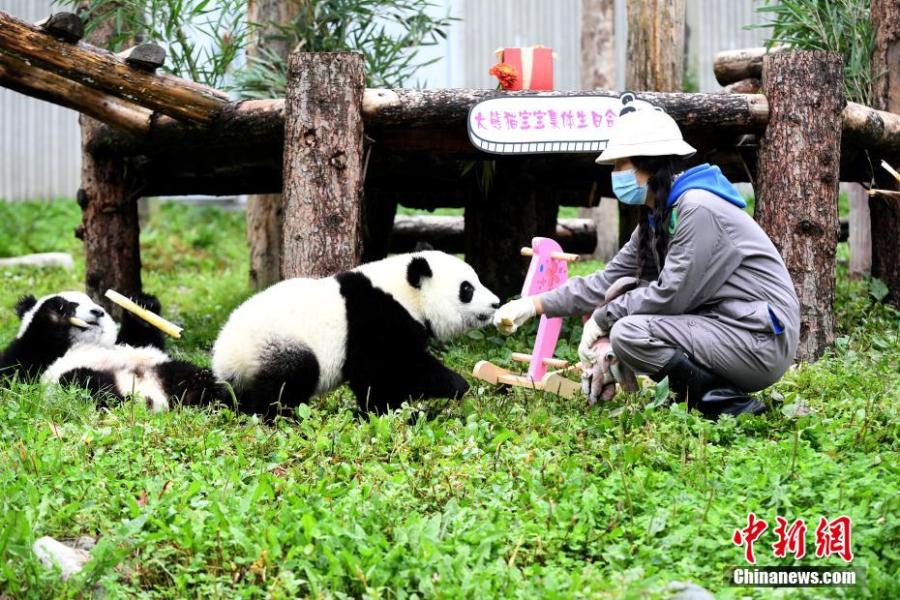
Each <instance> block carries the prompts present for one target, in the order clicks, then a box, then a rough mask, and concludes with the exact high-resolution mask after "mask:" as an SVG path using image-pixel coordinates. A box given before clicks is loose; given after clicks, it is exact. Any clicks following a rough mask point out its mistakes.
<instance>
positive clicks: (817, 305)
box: [755, 51, 845, 361]
mask: <svg viewBox="0 0 900 600" xmlns="http://www.w3.org/2000/svg"><path fill="white" fill-rule="evenodd" d="M842 85H843V63H842V61H841V57H840V56H839V55H838V54H836V53H829V52H822V51H804V52H785V53H778V54H770V55H767V56H766V57H765V59H764V60H763V88H764V89H765V91H766V96H767V97H768V99H769V110H770V113H769V125H768V127H766V131H765V134H764V135H763V136H762V138H761V140H760V144H759V154H758V165H757V173H758V174H759V175H758V180H757V185H756V215H755V217H756V220H757V221H758V222H759V224H760V225H761V226H762V227H763V229H765V230H766V233H768V234H769V237H771V238H772V241H773V242H774V243H775V246H776V248H778V250H779V252H781V255H782V257H783V258H784V262H785V264H786V265H787V268H788V271H789V272H790V274H791V278H792V279H793V281H794V288H795V289H796V291H797V296H798V297H799V299H800V319H801V325H800V345H799V347H798V349H797V355H796V359H798V360H804V361H811V360H815V359H817V358H818V357H819V356H821V355H822V352H824V351H825V349H826V348H827V347H828V346H829V345H830V344H831V343H832V342H833V341H834V310H833V308H834V307H833V305H834V259H835V253H836V249H837V236H838V211H837V203H838V180H839V170H840V159H841V156H840V151H841V111H842V110H843V108H844V103H845V100H844V95H843V91H842Z"/></svg>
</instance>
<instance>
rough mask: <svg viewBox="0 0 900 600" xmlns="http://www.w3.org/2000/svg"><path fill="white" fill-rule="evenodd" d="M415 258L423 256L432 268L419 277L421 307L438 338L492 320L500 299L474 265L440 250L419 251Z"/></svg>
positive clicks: (476, 326)
mask: <svg viewBox="0 0 900 600" xmlns="http://www.w3.org/2000/svg"><path fill="white" fill-rule="evenodd" d="M416 258H419V259H420V260H421V259H424V260H425V261H426V262H427V265H428V270H430V271H431V274H430V276H429V275H427V272H426V273H423V275H425V276H423V277H421V279H420V288H419V289H420V294H421V303H420V306H421V310H422V316H423V317H424V318H425V319H427V321H428V323H429V324H430V325H431V329H432V331H433V332H434V335H435V337H437V338H438V339H448V338H450V337H452V336H454V335H457V334H460V333H462V332H464V331H466V330H468V329H476V328H480V327H484V326H485V325H487V324H489V323H490V322H491V318H492V317H493V316H494V312H495V311H496V310H497V309H498V308H499V307H500V299H499V298H498V297H497V295H496V294H494V293H493V292H492V291H491V290H489V289H488V288H486V287H485V286H484V285H483V284H482V283H481V281H480V280H479V279H478V274H477V273H475V270H474V269H473V268H472V267H471V266H469V265H468V264H467V263H466V262H465V261H463V260H460V259H459V258H456V257H455V256H452V255H450V254H446V253H444V252H438V251H427V252H420V253H417V254H415V255H414V258H413V259H412V260H416ZM424 268H425V265H424V264H423V265H422V266H421V269H423V270H424ZM413 269H415V267H413Z"/></svg>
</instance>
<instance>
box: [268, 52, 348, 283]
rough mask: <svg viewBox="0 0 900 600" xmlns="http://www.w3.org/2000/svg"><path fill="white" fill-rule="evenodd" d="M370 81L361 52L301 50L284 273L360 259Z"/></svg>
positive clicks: (295, 58) (332, 269) (289, 142)
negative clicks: (365, 94)
mask: <svg viewBox="0 0 900 600" xmlns="http://www.w3.org/2000/svg"><path fill="white" fill-rule="evenodd" d="M364 85H365V75H364V72H363V58H362V55H361V54H358V53H354V52H330V53H310V52H294V53H293V54H291V57H290V60H289V61H288V88H287V98H286V99H285V115H284V121H285V123H284V228H283V230H282V248H283V253H282V263H281V264H282V276H283V277H284V278H289V277H301V276H302V277H324V276H328V275H333V274H335V273H337V272H339V271H343V270H346V269H349V268H352V267H354V266H356V265H358V264H359V262H360V256H361V248H360V246H361V243H360V200H361V195H362V183H363V182H362V168H363V164H362V156H363V121H362V96H363V88H364Z"/></svg>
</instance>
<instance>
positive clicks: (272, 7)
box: [247, 0, 300, 289]
mask: <svg viewBox="0 0 900 600" xmlns="http://www.w3.org/2000/svg"><path fill="white" fill-rule="evenodd" d="M299 4H300V2H299V0H250V3H249V4H248V6H247V20H248V21H249V22H250V23H260V24H261V27H259V28H257V29H255V30H253V37H252V38H251V40H250V45H249V46H248V47H247V56H248V57H249V58H254V57H259V56H260V55H261V53H262V51H263V50H268V51H269V52H272V53H274V54H276V55H278V56H281V57H282V58H284V60H287V58H288V54H289V53H290V51H291V48H290V44H289V43H288V42H289V40H288V39H286V36H285V35H284V34H283V33H281V32H280V31H279V29H278V26H279V25H286V24H288V23H289V22H290V20H291V19H292V18H293V17H294V16H295V15H296V14H297V12H298V11H299V10H300V6H299ZM283 220H284V204H283V201H282V197H281V194H253V195H251V196H249V197H248V198H247V242H248V243H249V244H250V285H251V287H254V288H257V289H263V288H267V287H269V286H270V285H272V284H273V283H275V282H276V281H278V280H279V279H280V278H281V244H282V241H281V228H282V223H283Z"/></svg>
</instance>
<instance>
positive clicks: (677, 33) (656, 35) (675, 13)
mask: <svg viewBox="0 0 900 600" xmlns="http://www.w3.org/2000/svg"><path fill="white" fill-rule="evenodd" d="M627 13H628V50H627V56H628V60H627V61H626V63H625V65H626V66H625V69H626V70H625V88H626V89H628V90H634V91H639V90H640V91H654V92H677V91H681V79H682V75H683V71H684V17H685V0H632V1H631V2H628V9H627ZM640 215H641V208H640V207H633V206H624V205H622V203H619V247H622V246H624V245H625V242H627V241H628V239H629V238H630V237H631V234H632V233H633V232H634V228H635V227H637V224H638V219H639V218H640Z"/></svg>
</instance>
